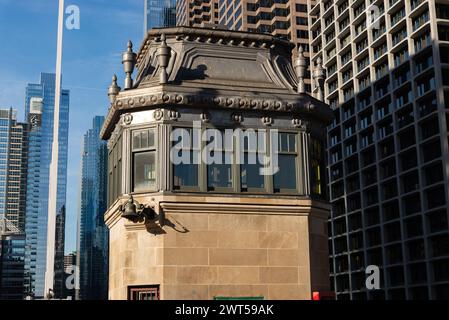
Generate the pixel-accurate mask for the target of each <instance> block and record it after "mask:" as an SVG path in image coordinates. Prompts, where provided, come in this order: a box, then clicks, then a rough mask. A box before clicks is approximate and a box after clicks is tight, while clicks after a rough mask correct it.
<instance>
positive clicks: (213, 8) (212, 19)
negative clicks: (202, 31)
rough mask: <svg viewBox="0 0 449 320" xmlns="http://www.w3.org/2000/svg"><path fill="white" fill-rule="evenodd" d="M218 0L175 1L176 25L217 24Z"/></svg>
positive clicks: (197, 25) (198, 25)
mask: <svg viewBox="0 0 449 320" xmlns="http://www.w3.org/2000/svg"><path fill="white" fill-rule="evenodd" d="M218 22H219V14H218V0H209V1H198V0H197V1H189V0H178V1H177V2H176V24H177V25H178V26H189V27H200V26H204V25H206V24H215V25H218Z"/></svg>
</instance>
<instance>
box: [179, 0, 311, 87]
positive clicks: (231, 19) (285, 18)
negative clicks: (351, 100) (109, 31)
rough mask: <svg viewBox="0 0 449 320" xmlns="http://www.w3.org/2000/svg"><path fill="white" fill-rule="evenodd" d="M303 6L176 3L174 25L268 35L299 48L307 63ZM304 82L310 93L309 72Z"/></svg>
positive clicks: (284, 1) (270, 0) (271, 0)
mask: <svg viewBox="0 0 449 320" xmlns="http://www.w3.org/2000/svg"><path fill="white" fill-rule="evenodd" d="M314 3H315V0H312V4H314ZM307 5H308V4H307V0H296V1H293V0H279V1H278V0H236V1H230V0H178V3H177V24H178V25H185V26H193V27H201V26H204V25H205V24H207V25H209V24H216V25H217V27H218V28H223V29H229V30H235V31H249V32H256V33H268V34H271V35H274V36H278V37H280V38H284V39H288V40H290V41H292V42H293V43H295V44H296V45H297V47H299V46H301V47H302V48H303V49H304V51H305V56H306V57H307V59H308V57H309V54H308V51H309V31H308V30H309V25H308V23H309V21H308V18H307V17H308V12H309V11H308V6H307ZM294 54H296V50H294ZM306 78H307V81H306V91H308V92H310V81H309V80H308V79H310V74H309V72H308V74H307V76H306Z"/></svg>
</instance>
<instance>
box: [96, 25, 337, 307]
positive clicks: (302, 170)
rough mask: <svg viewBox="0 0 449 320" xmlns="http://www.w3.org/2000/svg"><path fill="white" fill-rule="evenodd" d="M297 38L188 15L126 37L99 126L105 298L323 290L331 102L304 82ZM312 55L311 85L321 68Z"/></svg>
mask: <svg viewBox="0 0 449 320" xmlns="http://www.w3.org/2000/svg"><path fill="white" fill-rule="evenodd" d="M293 47H294V44H292V43H290V42H288V41H285V40H281V39H278V38H276V37H273V36H271V35H261V34H256V33H246V32H235V31H223V30H214V29H203V28H191V27H178V28H165V29H153V30H152V31H150V32H149V33H148V35H147V38H146V39H145V40H144V42H143V45H142V47H141V49H140V51H139V53H138V54H137V55H136V54H135V53H134V52H133V51H132V44H131V43H129V44H128V51H127V52H125V53H124V54H123V64H124V68H125V73H126V79H125V85H124V89H123V90H122V89H121V88H119V87H118V85H117V78H116V77H114V79H113V83H112V85H111V87H110V88H109V97H110V100H111V106H110V108H109V112H108V115H107V117H106V119H105V123H104V125H103V128H102V131H101V137H102V138H103V139H105V140H108V150H109V151H108V152H109V166H108V179H109V180H108V181H109V183H108V186H109V190H108V210H107V212H106V213H105V221H106V225H107V226H108V228H109V229H110V261H109V266H110V269H109V298H110V299H220V298H259V299H260V298H264V299H311V298H312V293H313V292H316V291H319V292H322V291H328V290H329V265H328V242H327V219H328V214H329V209H330V208H329V206H328V203H327V200H326V199H327V195H326V193H325V190H326V188H325V186H326V181H325V174H324V172H325V171H324V170H325V164H324V158H325V157H324V150H325V146H324V141H325V137H326V125H328V124H329V123H330V122H331V121H332V112H331V110H330V109H329V107H328V106H327V105H325V104H324V103H323V102H321V101H320V100H319V99H317V98H314V97H312V96H310V95H308V94H306V93H305V84H304V78H305V70H306V68H307V62H306V61H307V60H306V59H305V57H304V55H303V54H302V52H299V54H298V58H296V59H295V61H294V63H293V64H292V57H291V51H292V48H293ZM135 66H137V73H136V74H137V75H136V79H135V80H133V79H132V78H131V75H132V74H133V70H134V67H135ZM312 69H313V75H314V76H315V79H314V80H315V81H316V82H317V83H318V84H320V86H321V85H322V83H323V81H324V75H325V72H324V69H323V68H322V67H321V65H320V63H319V62H318V64H317V65H316V66H315V67H313V68H312ZM322 96H323V92H322V87H319V88H318V90H317V97H318V98H322ZM256 155H257V156H256ZM255 158H257V159H256V161H252V160H254V159H255ZM212 160H213V161H212ZM221 160H223V161H221ZM241 160H242V161H241Z"/></svg>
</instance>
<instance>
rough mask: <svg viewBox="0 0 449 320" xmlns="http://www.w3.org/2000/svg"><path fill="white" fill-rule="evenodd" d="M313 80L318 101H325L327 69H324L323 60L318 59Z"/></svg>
mask: <svg viewBox="0 0 449 320" xmlns="http://www.w3.org/2000/svg"><path fill="white" fill-rule="evenodd" d="M313 79H314V81H315V87H316V92H317V99H318V100H321V101H324V80H325V79H326V69H324V68H323V60H322V59H321V57H318V59H317V60H316V67H315V70H314V71H313Z"/></svg>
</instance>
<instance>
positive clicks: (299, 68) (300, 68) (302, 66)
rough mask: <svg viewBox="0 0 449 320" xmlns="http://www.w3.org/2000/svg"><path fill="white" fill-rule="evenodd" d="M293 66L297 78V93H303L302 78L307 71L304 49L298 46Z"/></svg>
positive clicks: (303, 84)
mask: <svg viewBox="0 0 449 320" xmlns="http://www.w3.org/2000/svg"><path fill="white" fill-rule="evenodd" d="M294 66H295V71H296V76H297V77H298V93H305V92H306V86H305V83H304V78H305V76H306V70H307V59H306V57H304V49H303V47H302V46H299V48H298V56H297V57H296V59H295V63H294Z"/></svg>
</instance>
